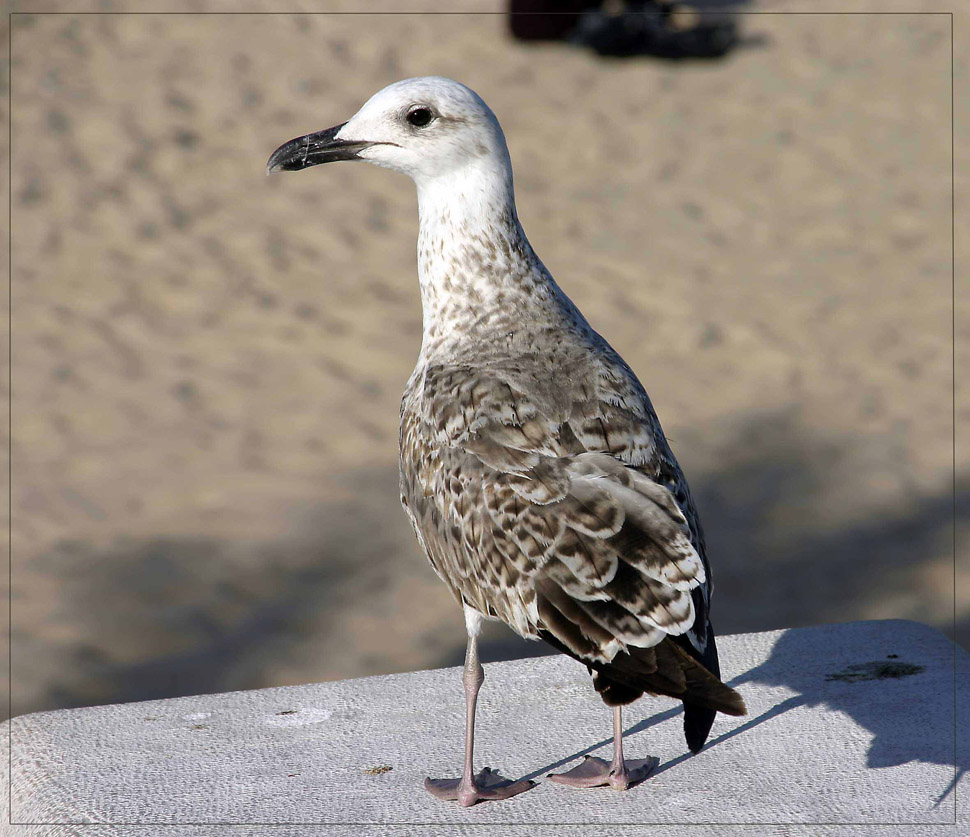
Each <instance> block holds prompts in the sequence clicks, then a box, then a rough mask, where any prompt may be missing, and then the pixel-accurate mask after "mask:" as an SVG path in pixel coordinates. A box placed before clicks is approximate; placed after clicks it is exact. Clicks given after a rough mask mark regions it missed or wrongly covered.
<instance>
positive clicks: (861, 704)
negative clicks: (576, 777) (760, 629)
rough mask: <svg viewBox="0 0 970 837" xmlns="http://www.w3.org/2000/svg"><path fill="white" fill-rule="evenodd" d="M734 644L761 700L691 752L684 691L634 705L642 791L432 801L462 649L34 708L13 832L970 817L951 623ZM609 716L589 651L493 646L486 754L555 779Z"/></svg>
mask: <svg viewBox="0 0 970 837" xmlns="http://www.w3.org/2000/svg"><path fill="white" fill-rule="evenodd" d="M719 647H720V648H721V654H722V659H723V665H724V669H725V677H726V678H727V679H728V681H729V682H730V683H731V684H732V685H734V686H736V687H737V688H739V689H740V691H741V692H742V694H743V695H744V697H745V700H746V701H747V703H748V708H749V712H750V715H749V716H748V717H747V718H728V717H725V716H719V717H718V720H717V722H716V724H715V727H714V731H713V732H712V736H711V741H710V743H709V744H708V746H707V748H706V749H705V750H704V751H703V752H702V753H700V754H699V755H698V756H694V757H690V756H688V755H687V754H686V747H685V744H684V740H683V734H682V731H681V722H682V719H681V709H680V706H679V704H677V703H676V702H675V701H673V700H670V699H667V698H652V699H651V698H645V699H643V700H642V701H640V702H639V703H637V704H635V705H634V706H633V707H631V708H630V709H628V710H627V712H626V715H625V720H626V727H627V730H628V731H629V732H628V738H627V746H626V750H627V755H628V756H630V757H641V756H644V755H647V754H653V755H657V756H659V757H660V762H661V765H660V768H659V769H658V771H657V773H656V774H655V775H654V776H653V777H652V778H650V779H648V780H647V781H646V782H645V783H644V784H642V785H641V786H639V787H637V788H635V789H633V790H631V791H628V792H626V793H617V792H615V791H611V790H606V789H601V790H599V789H598V790H587V791H578V790H573V789H570V788H564V787H561V786H557V785H554V784H552V783H549V782H541V784H540V785H539V786H538V787H536V788H535V789H533V790H531V791H529V792H527V793H525V794H522V795H521V796H519V797H516V798H515V799H512V800H508V801H506V802H502V803H497V804H483V805H478V806H475V807H474V808H471V809H461V808H458V807H457V806H454V805H450V804H446V803H441V802H438V801H436V800H434V799H433V798H432V797H431V796H429V795H428V794H427V793H425V791H424V790H423V789H422V787H421V783H422V781H423V779H424V777H425V776H426V775H432V776H449V775H457V773H456V771H457V770H458V768H459V766H460V755H461V736H462V725H463V723H462V717H463V716H462V700H461V681H460V677H459V673H458V669H444V670H439V671H422V672H417V673H414V674H404V675H393V676H389V677H370V678H364V679H361V680H350V681H342V682H336V683H319V684H311V685H306V686H296V687H287V688H278V689H264V690H260V691H252V692H235V693H229V694H220V695H201V696H198V697H189V698H178V699H173V700H162V701H149V702H145V703H133V704H123V705H114V706H100V707H93V708H90V709H79V710H67V711H59V712H44V713H38V714H34V715H26V716H23V717H19V718H15V719H13V720H12V721H11V722H9V723H8V724H6V725H5V730H4V742H3V746H4V748H5V749H6V747H7V746H8V743H9V741H10V739H11V738H12V765H13V772H12V804H13V807H12V811H11V812H10V813H12V820H13V822H14V823H35V824H38V825H22V826H8V828H9V829H10V830H9V831H8V832H3V833H10V834H16V835H41V834H43V835H67V834H83V835H85V836H86V837H99V836H100V835H102V834H104V835H107V834H112V835H127V834H140V835H144V834H155V833H157V834H179V835H182V834H185V835H196V834H197V835H209V834H215V833H216V830H215V829H214V828H213V826H214V825H215V824H225V825H226V826H227V827H225V828H219V829H218V834H223V833H226V834H233V835H243V834H245V835H249V834H252V835H256V834H272V835H283V834H285V835H304V834H306V835H309V834H320V833H323V832H325V833H327V834H341V833H347V834H361V833H375V834H417V833H423V834H435V835H437V834H445V833H448V834H463V833H479V832H478V831H476V829H474V828H472V827H468V828H461V827H459V824H462V823H468V824H484V823H503V824H505V826H504V827H503V828H502V829H501V833H502V834H503V835H505V834H508V835H518V834H522V835H525V834H530V835H532V834H550V835H551V834H557V833H563V831H564V829H563V828H560V827H554V825H553V824H557V823H559V824H594V825H595V824H601V826H602V827H600V828H589V827H587V828H583V829H569V830H566V832H565V833H582V834H603V835H606V834H610V835H612V836H613V837H616V835H622V834H633V833H637V834H644V833H656V834H664V835H671V834H678V833H684V834H691V835H698V834H704V835H706V834H711V835H714V834H723V833H725V831H727V830H728V829H727V828H725V827H724V826H720V825H717V824H729V823H730V824H743V823H749V824H752V825H750V826H748V827H746V828H742V829H738V830H737V832H735V829H733V828H732V829H730V831H731V833H742V834H751V835H755V834H773V835H774V834H789V833H792V834H794V833H810V834H832V835H836V834H837V835H854V834H859V835H862V834H865V835H873V834H883V833H886V834H890V833H891V834H900V833H903V834H913V835H924V834H929V833H933V834H937V833H959V834H970V820H968V819H967V817H966V814H965V813H964V810H965V808H966V804H965V803H963V802H962V800H961V805H960V822H959V824H956V825H955V824H954V823H955V817H956V807H955V800H956V797H957V795H958V794H960V795H961V796H963V795H965V794H966V793H967V792H968V790H970V782H967V781H960V780H963V779H964V774H965V772H966V769H967V766H968V762H970V746H968V743H970V742H968V738H970V736H968V734H967V728H966V723H965V722H966V718H967V708H968V690H967V684H968V682H970V677H968V675H970V655H968V654H967V653H966V652H964V651H963V650H962V649H957V650H956V651H955V649H954V646H953V645H952V644H951V643H950V642H949V641H948V640H947V639H946V638H945V637H944V636H943V635H942V634H940V633H939V632H937V631H935V630H933V629H931V628H928V627H926V626H924V625H920V624H917V623H914V622H903V621H885V622H859V623H852V624H845V625H827V626H821V627H813V628H802V629H794V630H789V631H774V632H768V633H759V634H742V635H738V636H729V637H724V638H723V640H719ZM955 653H956V657H957V686H958V689H959V693H958V700H959V703H958V708H959V713H960V720H961V728H960V736H959V742H958V743H959V749H958V751H957V753H956V754H955V753H954V743H955V740H954V681H953V677H954V654H955ZM609 735H610V718H609V713H608V711H607V710H606V708H605V707H604V706H603V705H602V703H600V701H599V698H598V697H597V696H596V695H595V693H594V692H593V690H592V687H591V684H590V680H589V677H588V676H587V674H586V671H585V669H584V668H583V667H582V666H580V665H579V664H578V663H576V662H574V661H572V660H570V659H568V658H565V657H562V656H552V657H545V658H533V659H527V660H518V661H514V662H507V663H494V664H491V665H488V666H486V682H485V686H484V688H483V690H482V695H481V698H480V705H479V735H478V752H477V764H478V766H479V767H481V766H482V765H490V766H492V767H494V768H496V769H499V770H501V771H502V772H503V773H504V774H505V775H507V776H509V777H514V778H517V777H522V776H528V777H532V778H536V779H539V780H541V779H542V778H544V777H545V775H546V774H547V773H549V772H550V771H551V770H554V769H558V768H560V767H561V766H563V765H565V764H569V763H571V762H575V761H576V760H578V759H579V758H580V757H581V756H582V755H583V754H585V753H590V752H594V751H602V752H607V751H608V749H609V745H610V738H609ZM3 761H4V762H6V759H4V760H3ZM386 768H390V769H389V770H387V769H386ZM6 769H7V766H6V764H5V763H4V766H3V770H4V771H6ZM955 776H956V779H957V781H956V783H955ZM964 798H965V796H964ZM4 806H6V800H4ZM5 813H6V812H5ZM4 820H6V817H4ZM43 823H51V824H53V823H62V824H65V825H64V826H63V827H55V826H48V827H45V826H43V825H40V824H43ZM68 823H90V824H91V825H87V826H84V827H77V828H72V827H69V826H68V825H67V824H68ZM95 823H104V824H107V823H112V824H118V825H124V824H129V826H130V827H121V828H118V827H108V826H99V825H95ZM138 823H141V824H144V825H135V824H138ZM352 823H375V824H382V825H381V826H380V827H377V828H371V829H361V828H357V827H352V826H350V824H352ZM530 823H533V824H547V825H548V826H549V827H548V828H538V827H536V826H530V825H527V824H530ZM664 823H667V824H677V823H679V824H686V823H701V824H705V823H706V824H709V825H708V826H707V827H687V826H684V827H682V828H677V827H671V825H667V826H660V824H664ZM759 823H760V825H758V824H759ZM782 823H792V824H799V823H801V824H812V823H815V824H816V825H813V826H809V827H808V828H802V827H799V826H797V825H793V826H791V827H789V828H783V827H780V824H782ZM822 823H827V824H833V825H831V827H822V826H821V825H818V824H822ZM837 823H848V824H855V825H854V826H842V825H834V824H837ZM876 823H883V824H898V826H905V827H889V826H888V825H887V826H886V827H885V828H884V829H880V828H873V827H872V824H876ZM931 823H932V824H935V826H934V827H932V828H930V826H929V824H931ZM229 824H240V827H238V828H232V827H228V826H229ZM244 824H252V825H249V826H244ZM270 824H277V826H279V825H280V824H290V825H289V826H284V827H275V828H271V827H270ZM341 824H343V825H346V826H347V827H346V828H339V827H338V828H334V827H331V828H327V829H323V828H321V827H320V826H322V825H330V826H340V825H341ZM606 824H615V825H612V826H609V827H606ZM635 824H644V825H648V824H656V825H658V826H659V827H656V828H653V829H643V828H635V827H634V825H635ZM772 824H779V825H772ZM947 824H949V826H947ZM519 826H521V827H519ZM2 827H3V826H0V828H2ZM489 833H492V834H496V833H499V832H496V831H494V830H492V831H490V832H489Z"/></svg>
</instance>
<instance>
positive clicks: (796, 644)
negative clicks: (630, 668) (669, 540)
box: [522, 622, 970, 807]
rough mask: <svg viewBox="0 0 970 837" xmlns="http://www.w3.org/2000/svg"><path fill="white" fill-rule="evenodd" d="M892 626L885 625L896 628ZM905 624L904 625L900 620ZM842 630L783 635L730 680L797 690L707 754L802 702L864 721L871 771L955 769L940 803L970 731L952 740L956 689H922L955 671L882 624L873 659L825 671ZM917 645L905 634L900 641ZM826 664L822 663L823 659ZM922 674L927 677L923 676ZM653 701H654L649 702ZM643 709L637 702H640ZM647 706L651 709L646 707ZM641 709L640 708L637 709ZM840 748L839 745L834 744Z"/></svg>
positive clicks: (966, 763) (643, 727)
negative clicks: (828, 645) (898, 649)
mask: <svg viewBox="0 0 970 837" xmlns="http://www.w3.org/2000/svg"><path fill="white" fill-rule="evenodd" d="M891 624H892V623H891V622H890V623H883V625H884V626H885V625H891ZM899 624H900V625H905V624H906V623H899ZM834 630H837V628H836V626H832V627H831V628H829V627H826V626H823V627H821V628H818V629H815V630H811V631H801V632H797V633H787V634H784V635H783V636H782V637H781V638H780V639H779V640H778V642H777V643H776V644H775V647H774V649H773V650H772V653H771V656H770V657H769V658H768V660H766V661H765V662H764V663H763V664H762V665H760V666H757V667H756V668H754V669H751V670H749V671H747V672H745V673H743V674H741V675H739V676H738V677H735V678H733V679H731V680H729V681H728V683H729V684H730V685H731V686H732V687H734V688H737V689H740V690H741V691H742V693H743V691H744V687H745V685H746V684H759V685H762V686H769V687H779V686H781V687H784V688H786V689H788V690H792V691H795V692H797V694H794V695H791V696H790V697H787V698H785V699H783V700H781V701H779V702H778V703H777V704H775V705H774V706H772V707H771V708H770V709H768V710H766V711H764V712H762V713H761V714H759V715H756V716H754V717H750V718H748V719H747V720H745V721H744V723H742V724H740V725H739V726H737V727H735V728H734V729H731V730H730V731H728V732H725V733H722V734H720V735H718V734H717V723H716V722H715V726H714V730H713V733H712V737H711V738H710V739H709V740H708V742H707V744H706V745H705V747H704V750H702V751H701V754H700V755H701V756H702V755H703V753H704V752H706V751H708V750H710V749H712V748H714V747H717V746H719V745H721V744H723V743H724V742H726V741H729V740H731V739H732V738H735V737H737V736H739V735H743V734H745V733H747V732H749V731H751V730H752V729H754V728H755V727H758V726H761V725H762V724H765V723H769V722H771V721H772V720H773V719H775V718H778V717H779V716H781V715H783V714H785V713H786V712H790V711H791V710H793V709H797V708H799V707H822V708H824V709H825V710H826V711H829V712H832V711H836V712H843V713H845V714H846V715H848V716H849V717H850V718H852V720H853V721H854V722H855V723H856V724H858V725H859V726H861V727H863V728H865V729H866V730H867V731H868V732H869V733H871V735H872V742H871V744H870V745H869V751H868V755H867V762H866V766H867V767H868V768H872V769H878V768H884V767H894V766H898V765H902V764H908V763H911V762H924V763H928V764H938V765H943V766H950V767H953V768H954V776H953V779H952V780H951V781H950V782H949V783H947V784H946V785H945V786H943V787H941V788H940V793H939V795H938V796H937V798H936V800H935V801H934V804H933V807H936V806H938V805H940V804H941V803H942V802H943V801H944V800H946V799H947V798H948V797H949V796H950V795H951V794H952V793H953V791H954V788H955V787H956V785H957V784H958V783H959V782H960V780H961V779H962V778H963V776H964V775H965V774H966V773H967V770H968V768H970V730H968V728H967V727H966V726H965V725H964V726H963V727H961V728H960V736H961V737H960V740H959V742H957V741H956V739H955V737H954V729H955V727H954V715H953V710H954V706H953V697H952V696H953V692H952V691H951V690H949V689H946V690H942V691H939V692H938V693H933V692H932V691H930V690H927V689H925V688H924V687H922V686H921V684H920V680H921V679H925V677H926V676H932V677H933V682H934V683H936V684H939V683H940V681H941V680H942V681H943V682H946V681H947V680H948V679H950V678H951V677H952V675H953V672H952V669H951V667H950V663H949V662H948V661H945V660H944V661H942V662H941V661H939V660H937V661H935V663H934V664H935V665H936V666H938V667H941V668H942V670H941V671H936V672H929V671H928V670H927V665H928V661H926V660H918V659H913V660H910V659H905V657H906V655H905V654H902V655H899V654H895V653H892V652H890V653H884V652H885V651H886V649H887V648H892V647H895V646H894V645H893V644H892V639H891V634H889V633H887V632H885V629H884V628H877V629H875V630H874V632H873V633H874V636H875V635H876V633H877V632H879V633H878V635H879V642H880V645H883V646H885V647H880V648H877V647H875V643H874V646H873V648H872V649H871V653H869V652H867V655H868V656H869V657H872V658H873V659H865V660H859V661H858V662H857V663H852V664H848V665H846V666H844V667H839V666H830V668H833V670H832V671H828V672H826V671H825V668H826V666H825V664H824V663H825V661H824V660H823V661H819V659H818V652H819V648H820V647H823V648H824V647H825V640H824V638H820V635H824V633H825V632H829V631H832V632H833V635H834ZM909 644H911V643H910V642H909V641H908V640H906V639H904V641H903V643H902V645H904V646H905V645H909ZM820 662H821V663H822V664H821V665H820V664H819V663H820ZM921 676H923V677H922V678H921ZM902 681H906V682H907V685H908V686H909V687H910V688H909V689H908V690H906V691H905V692H900V691H899V689H895V690H894V684H895V683H899V682H902ZM874 683H878V684H885V686H884V688H883V689H880V692H882V691H884V692H885V693H886V694H885V695H883V694H880V693H879V692H875V691H874ZM643 700H644V702H645V703H648V702H649V700H650V698H649V697H647V698H644V699H643ZM898 700H904V701H906V702H907V703H908V705H909V707H910V710H909V714H911V715H912V714H915V715H919V716H920V717H925V718H927V719H928V720H929V721H931V728H929V729H928V728H927V726H926V725H917V724H913V725H906V724H901V723H900V718H901V717H903V718H905V716H906V714H907V711H906V710H902V712H901V711H900V710H899V709H898V708H897V709H891V708H889V707H890V706H891V705H892V704H893V701H898ZM634 706H637V704H634ZM644 709H646V710H647V711H649V706H644ZM634 711H635V710H634ZM681 715H683V707H682V706H677V707H674V708H672V709H667V710H665V711H663V712H659V713H657V714H654V715H651V716H650V717H648V718H645V719H644V720H642V721H639V722H638V723H635V724H633V725H631V726H630V727H628V728H627V729H626V730H625V732H624V737H625V738H632V737H633V736H635V735H637V734H639V733H642V732H646V731H648V730H650V729H651V728H652V727H655V726H657V725H658V724H661V723H663V722H664V721H669V720H672V719H675V718H677V717H678V716H681ZM606 716H607V713H606V712H605V711H604V713H603V718H604V726H606V723H607V717H606ZM611 742H612V737H607V738H604V739H601V740H600V741H597V742H595V743H593V744H590V745H589V746H588V747H586V748H584V749H582V750H579V751H577V752H575V753H571V754H569V755H567V756H565V757H564V758H562V759H559V760H558V761H555V762H552V763H551V764H548V765H545V766H543V767H541V768H539V769H538V770H535V771H533V772H532V773H530V774H528V775H527V776H524V777H522V778H524V779H537V778H540V777H543V776H545V775H547V774H548V773H550V772H552V771H555V770H557V769H559V768H562V767H565V766H566V765H568V764H569V763H570V762H573V761H575V760H576V759H578V758H581V757H582V756H585V755H588V754H591V753H593V752H595V751H597V750H599V749H600V748H602V747H605V746H608V745H610V744H611ZM837 747H838V743H837V742H833V749H834V748H837ZM690 758H695V756H693V755H692V754H691V753H690V752H688V751H687V750H686V745H685V752H684V753H683V754H682V755H679V756H676V757H675V758H672V759H670V760H668V761H667V762H664V763H663V764H661V765H659V766H658V768H657V769H656V770H655V771H654V773H653V774H652V776H654V777H655V776H657V775H659V774H660V773H664V772H666V771H667V770H671V769H673V768H676V767H677V766H678V765H679V764H681V763H683V762H685V761H687V760H688V759H690Z"/></svg>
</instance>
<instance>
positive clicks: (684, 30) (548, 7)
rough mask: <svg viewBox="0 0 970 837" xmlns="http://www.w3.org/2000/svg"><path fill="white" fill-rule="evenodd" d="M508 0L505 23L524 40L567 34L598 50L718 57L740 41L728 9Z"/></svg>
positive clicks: (646, 2)
mask: <svg viewBox="0 0 970 837" xmlns="http://www.w3.org/2000/svg"><path fill="white" fill-rule="evenodd" d="M614 5H615V4H606V3H604V2H599V0H592V2H591V0H571V2H569V1H567V2H559V3H554V2H549V0H510V3H509V13H510V14H509V27H510V29H511V31H512V35H513V37H515V38H517V39H519V40H523V41H540V40H565V41H569V42H571V43H574V44H578V45H580V46H586V47H589V48H591V49H592V50H593V51H594V52H596V53H597V54H599V55H609V56H613V57H630V56H634V55H654V56H658V57H661V58H720V57H722V56H724V55H726V54H727V53H728V52H729V51H730V50H731V48H732V47H733V46H735V45H736V44H737V43H738V29H737V24H736V23H735V20H734V17H733V16H731V15H730V14H729V13H727V12H724V11H721V12H716V13H714V12H709V11H704V12H702V11H701V10H699V9H697V8H694V7H693V6H688V5H685V4H681V3H672V2H664V1H663V0H626V2H624V3H623V4H622V5H621V7H620V9H619V10H617V11H612V7H613V6H614Z"/></svg>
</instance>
